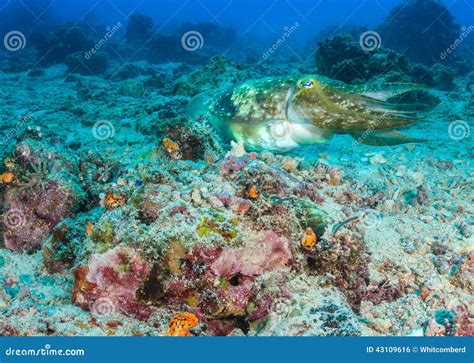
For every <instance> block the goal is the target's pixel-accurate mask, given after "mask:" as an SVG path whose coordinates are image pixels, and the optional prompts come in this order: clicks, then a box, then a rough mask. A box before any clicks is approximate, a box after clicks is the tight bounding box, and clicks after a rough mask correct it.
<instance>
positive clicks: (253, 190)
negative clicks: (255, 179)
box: [246, 185, 260, 199]
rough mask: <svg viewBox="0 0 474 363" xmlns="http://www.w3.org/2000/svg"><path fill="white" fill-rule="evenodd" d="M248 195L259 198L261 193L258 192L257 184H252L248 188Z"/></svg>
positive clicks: (251, 197)
mask: <svg viewBox="0 0 474 363" xmlns="http://www.w3.org/2000/svg"><path fill="white" fill-rule="evenodd" d="M246 194H247V197H248V198H250V199H257V198H258V197H259V195H260V193H259V192H258V189H257V186H256V185H252V186H251V187H250V188H249V189H248V190H247V193H246Z"/></svg>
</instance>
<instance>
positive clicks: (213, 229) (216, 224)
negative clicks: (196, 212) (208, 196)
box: [196, 209, 239, 242]
mask: <svg viewBox="0 0 474 363" xmlns="http://www.w3.org/2000/svg"><path fill="white" fill-rule="evenodd" d="M214 212H215V215H213V216H209V215H204V216H202V218H201V222H200V223H199V225H198V226H197V227H196V233H197V235H198V237H199V238H203V237H209V235H211V234H217V235H220V236H222V237H223V238H224V239H225V241H227V242H230V241H232V240H233V239H234V238H235V237H237V235H238V231H237V230H236V229H235V228H234V227H237V225H238V224H239V222H238V220H237V218H231V219H226V218H225V217H224V216H223V215H222V214H220V213H219V210H217V209H215V210H214Z"/></svg>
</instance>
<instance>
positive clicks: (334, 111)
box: [207, 76, 420, 151]
mask: <svg viewBox="0 0 474 363" xmlns="http://www.w3.org/2000/svg"><path fill="white" fill-rule="evenodd" d="M397 86H398V87H396V89H395V87H393V88H394V89H391V90H390V92H383V91H384V90H380V89H378V88H375V87H373V86H370V87H369V86H365V87H362V86H351V85H346V84H344V83H341V82H337V81H332V80H330V79H328V78H325V77H321V76H303V77H286V78H265V79H260V80H253V81H248V82H245V83H243V84H241V85H238V86H236V87H234V88H233V89H230V90H227V91H224V92H223V93H221V94H220V95H219V96H218V97H216V98H215V99H214V100H212V101H211V102H210V103H208V104H207V108H208V114H209V116H210V119H211V121H212V122H213V124H214V125H215V126H216V127H217V128H219V129H220V130H221V131H222V132H223V133H224V134H226V135H227V136H229V137H231V138H233V139H236V140H237V141H242V142H244V143H245V144H246V145H247V146H249V147H250V148H255V149H268V150H275V151H286V150H290V149H292V148H295V147H298V146H301V145H305V144H315V143H323V142H326V141H328V140H329V139H330V138H331V136H332V134H333V133H348V134H351V135H352V136H354V137H355V136H356V135H358V133H361V132H367V131H370V132H372V133H374V134H375V135H379V136H381V137H382V136H383V137H385V139H386V140H388V138H387V137H386V136H387V134H382V133H380V130H392V129H394V128H397V127H401V126H405V125H408V124H410V123H413V122H417V121H419V120H420V119H419V118H417V115H418V113H417V112H415V111H413V110H412V107H410V105H397V104H395V103H390V102H386V101H383V100H381V98H383V97H381V96H385V98H386V95H387V94H389V95H394V94H400V93H403V92H405V91H407V90H410V89H413V88H414V87H413V85H411V87H408V88H407V87H405V88H404V87H402V86H400V85H397ZM388 135H390V137H392V141H393V138H395V143H392V145H393V144H397V143H403V142H412V141H414V140H415V139H411V138H408V137H405V136H404V135H402V134H399V133H395V132H392V133H389V134H388Z"/></svg>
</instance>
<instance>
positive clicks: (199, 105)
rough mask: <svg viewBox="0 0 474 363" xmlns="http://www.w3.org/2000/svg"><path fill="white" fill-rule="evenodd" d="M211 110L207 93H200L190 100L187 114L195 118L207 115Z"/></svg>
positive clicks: (190, 117)
mask: <svg viewBox="0 0 474 363" xmlns="http://www.w3.org/2000/svg"><path fill="white" fill-rule="evenodd" d="M208 111H209V100H208V98H207V97H206V95H205V94H203V93H199V94H197V95H196V96H194V97H193V98H192V99H191V101H189V103H188V105H187V106H186V116H187V118H189V119H190V120H194V119H196V118H198V117H199V116H202V115H206V114H207V113H208Z"/></svg>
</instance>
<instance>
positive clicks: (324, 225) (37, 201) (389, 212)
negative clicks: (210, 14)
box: [0, 1, 474, 336]
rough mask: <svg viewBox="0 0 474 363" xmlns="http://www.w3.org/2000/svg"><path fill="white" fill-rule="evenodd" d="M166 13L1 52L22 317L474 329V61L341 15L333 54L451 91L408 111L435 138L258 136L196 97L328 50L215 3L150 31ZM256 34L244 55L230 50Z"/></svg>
mask: <svg viewBox="0 0 474 363" xmlns="http://www.w3.org/2000/svg"><path fill="white" fill-rule="evenodd" d="M429 3H431V2H428V1H426V2H420V1H417V2H415V1H414V2H410V5H409V6H408V8H407V9H411V7H413V6H415V5H414V4H418V5H416V6H421V5H420V4H422V5H423V6H426V9H428V10H429V9H434V8H435V7H433V6H432V5H429ZM438 8H439V7H438V6H436V9H438ZM410 11H411V10H410ZM402 13H404V12H402ZM406 14H407V13H404V15H403V16H402V15H400V16H402V17H401V18H399V19H400V20H403V21H405V19H406V18H405V17H406ZM152 27H153V24H152V21H151V20H150V19H149V18H147V17H146V16H145V15H140V14H135V15H133V16H132V17H131V19H130V22H129V24H128V28H127V30H126V32H125V34H123V35H122V34H117V38H116V40H114V42H115V43H114V47H115V46H116V47H117V48H114V50H116V51H117V54H115V55H113V54H112V53H114V52H113V51H111V49H110V48H108V47H105V48H104V49H103V53H102V50H101V53H97V54H95V55H94V56H93V57H90V59H87V60H86V59H83V58H81V57H84V56H85V53H84V51H86V50H87V49H89V48H90V47H91V46H93V44H92V45H91V41H92V40H91V37H90V36H89V35H88V34H87V33H86V32H85V31H84V30H82V28H80V27H79V26H73V25H71V24H68V25H65V26H64V27H62V28H61V29H59V30H56V31H54V30H52V29H50V32H47V33H41V34H36V35H32V36H31V38H29V39H28V40H29V41H31V43H32V44H34V45H35V47H36V48H37V50H38V56H40V57H41V56H43V57H44V59H43V60H42V61H41V65H42V67H38V65H36V64H35V62H34V57H33V55H34V54H33V53H32V52H31V53H28V54H25V55H24V57H25V58H24V59H25V63H22V64H20V65H15V64H14V63H15V62H14V61H13V59H14V58H12V57H11V55H8V56H6V57H5V58H2V60H1V61H0V67H1V68H2V71H3V72H2V73H0V80H1V82H2V97H1V98H0V107H1V108H2V113H1V116H0V138H1V140H2V148H0V154H1V158H2V162H3V163H2V165H1V166H0V198H1V201H2V203H1V204H0V214H1V217H2V218H1V222H2V223H1V225H0V227H1V228H2V230H1V232H2V233H1V238H0V239H1V242H2V244H3V246H2V247H3V248H1V249H0V312H1V314H2V317H4V319H1V320H0V334H1V335H6V336H8V335H65V336H66V335H68V336H71V335H104V336H111V335H161V336H164V335H169V336H207V335H231V336H242V335H247V336H264V335H291V336H299V335H308V336H309V335H325V336H329V335H338V336H346V335H352V336H354V335H365V336H367V335H397V336H406V335H421V334H423V335H427V336H441V335H442V336H469V335H473V330H472V308H471V305H472V304H471V299H472V297H471V295H472V289H473V283H472V263H473V249H472V238H473V233H472V232H473V221H472V217H470V216H471V215H472V213H473V212H474V211H473V208H472V202H471V199H472V198H471V195H470V192H471V189H472V188H471V185H472V177H473V175H472V172H471V168H472V150H471V148H470V147H469V146H470V144H469V143H470V141H471V139H470V137H472V136H469V131H467V136H466V133H465V134H464V136H465V137H459V135H458V133H457V132H454V131H456V130H454V131H453V129H454V126H456V125H457V124H454V126H453V122H458V123H459V121H462V122H461V123H460V125H461V126H463V125H464V123H465V124H466V125H467V126H468V127H467V130H469V127H471V121H470V120H471V119H472V116H473V115H474V104H473V101H472V100H473V97H472V95H473V92H474V90H473V87H472V83H473V81H474V74H471V75H470V76H468V77H465V75H467V70H470V69H471V68H470V65H469V63H468V62H467V63H466V64H464V65H462V64H461V63H460V62H458V63H456V64H455V62H454V60H452V62H451V61H450V62H446V63H444V64H437V65H434V66H430V65H428V64H415V63H411V61H408V59H410V58H407V57H405V56H404V55H403V56H402V55H400V54H398V53H396V51H395V50H389V49H388V48H389V47H388V46H389V38H390V35H389V33H390V32H391V31H392V30H390V32H389V29H392V28H391V27H388V28H387V32H388V33H387V35H386V36H387V39H385V35H383V36H382V38H383V46H382V47H381V48H379V49H378V50H376V51H373V52H364V51H363V50H362V49H361V48H360V45H359V44H358V39H357V38H358V36H359V33H360V32H361V31H364V30H365V28H364V29H362V28H353V27H350V28H346V29H339V30H338V32H337V33H338V34H336V36H335V37H333V38H331V39H323V38H325V34H329V33H328V31H326V32H323V33H321V35H320V39H319V40H320V45H319V48H318V50H317V52H316V56H315V57H316V66H317V71H318V72H321V73H323V74H325V75H328V76H330V77H332V78H335V79H342V80H344V81H346V82H348V83H353V84H354V83H362V84H365V83H367V82H374V83H380V84H382V83H387V82H388V83H390V82H417V83H423V84H425V85H426V86H427V87H428V88H431V89H430V93H427V92H425V91H424V90H413V91H410V92H407V93H404V94H403V95H402V96H394V97H392V98H391V99H390V101H392V102H400V103H402V104H417V105H421V104H422V105H426V107H427V108H429V109H432V111H431V113H430V114H429V118H428V119H427V121H426V122H425V123H424V124H415V125H413V126H410V129H409V130H408V132H410V133H412V134H413V135H414V136H415V137H417V138H427V139H429V140H428V141H427V142H426V143H420V144H407V145H403V146H395V147H383V148H382V147H369V146H367V145H364V144H359V143H357V142H354V141H353V140H352V139H349V138H348V137H347V135H339V134H337V135H334V140H333V141H334V142H331V143H327V144H319V145H311V146H305V147H302V148H299V149H295V150H292V151H291V152H285V153H281V154H277V153H272V152H270V151H265V150H259V151H249V148H248V147H247V145H245V144H243V143H238V142H234V141H232V142H229V143H228V142H227V140H223V139H222V138H221V136H220V135H219V132H218V130H217V129H216V127H215V126H216V125H215V122H213V121H214V120H212V118H211V117H208V116H201V117H199V118H197V119H196V120H190V119H187V118H186V117H185V116H186V106H187V105H188V103H189V102H190V99H191V97H192V96H195V95H196V94H198V93H206V94H209V95H211V96H212V95H214V94H217V93H220V92H222V91H224V90H226V89H228V88H229V87H232V86H234V85H235V84H237V83H240V82H242V81H245V80H252V79H257V78H263V77H273V78H271V79H275V78H274V77H276V76H283V75H288V74H293V73H295V72H296V71H297V72H301V73H312V72H314V71H315V69H314V67H313V65H314V64H313V63H311V62H312V60H313V58H311V57H310V58H309V61H303V60H300V59H298V58H296V57H295V59H293V60H291V61H289V60H288V59H289V58H287V57H286V56H283V55H282V56H281V57H279V56H276V57H274V59H273V60H272V62H273V63H270V64H267V63H266V62H258V63H256V62H255V53H257V54H258V49H259V48H258V47H256V46H255V40H254V43H252V41H250V40H249V41H248V42H245V41H244V39H243V38H242V39H240V38H239V37H237V39H235V37H236V35H235V32H234V31H233V30H232V29H229V28H222V27H220V26H217V25H215V24H210V23H202V24H192V25H190V24H184V25H183V26H178V27H176V28H175V29H177V30H174V31H173V32H171V33H168V34H166V33H161V32H160V33H159V34H158V35H155V36H153V37H152V39H150V42H148V43H147V41H148V39H149V37H150V36H151V34H150V33H151V29H152ZM190 27H192V29H194V30H198V31H200V32H202V35H203V38H204V45H203V47H202V49H199V51H195V52H190V51H187V50H185V49H184V48H183V47H182V44H181V36H182V35H183V34H182V33H184V32H186V31H188V30H190V29H191V28H190ZM413 27H415V28H416V27H417V25H416V24H414V25H413ZM409 30H410V31H412V30H411V28H410V29H409ZM332 32H333V30H331V33H332ZM344 33H351V34H352V36H346V35H344ZM443 34H444V35H443V36H445V35H446V34H448V32H446V33H445V32H444V31H443ZM245 39H247V38H245ZM443 39H444V38H443ZM234 41H235V43H238V44H239V47H240V46H242V48H241V49H242V50H241V54H240V56H241V57H240V58H238V57H233V56H232V52H228V53H226V55H223V54H219V53H222V52H224V51H226V50H227V46H228V45H230V44H231V43H232V42H234ZM429 41H430V42H431V41H434V40H432V39H431V40H429ZM239 42H240V43H239ZM443 42H444V40H443ZM144 43H146V44H144ZM244 43H245V44H244ZM386 43H387V44H386ZM133 44H141V45H143V53H140V54H138V55H137V56H136V57H132V58H131V59H130V57H127V58H126V59H127V62H126V63H121V62H120V60H119V59H118V58H120V57H119V55H121V54H129V53H127V52H129V51H130V49H131V48H133ZM436 44H442V43H436ZM394 47H395V48H396V46H394ZM50 49H51V52H50V53H48V50H50ZM239 49H240V48H239ZM397 49H398V48H397ZM311 50H312V49H311ZM146 54H147V55H148V57H149V60H150V61H151V62H148V61H146V60H144V58H145V55H146ZM30 57H32V58H30ZM410 57H411V55H410ZM413 57H414V59H415V60H416V61H423V62H424V61H425V60H424V59H423V60H422V59H417V58H416V56H415V55H414V56H413ZM136 58H140V60H137V59H136ZM245 59H247V61H248V62H250V63H248V62H247V61H246V60H245ZM252 59H253V60H252ZM246 62H247V63H246ZM252 62H253V63H252ZM426 63H428V61H427V62H426ZM108 64H109V65H111V66H110V67H107V65H108ZM462 67H466V68H465V69H462ZM18 72H20V73H18ZM71 72H73V73H74V74H70V73H71ZM66 74H67V77H65V75H66ZM90 75H94V77H90ZM287 111H291V109H290V110H287ZM455 120H457V121H455ZM471 130H472V127H471ZM461 136H463V135H461Z"/></svg>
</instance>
